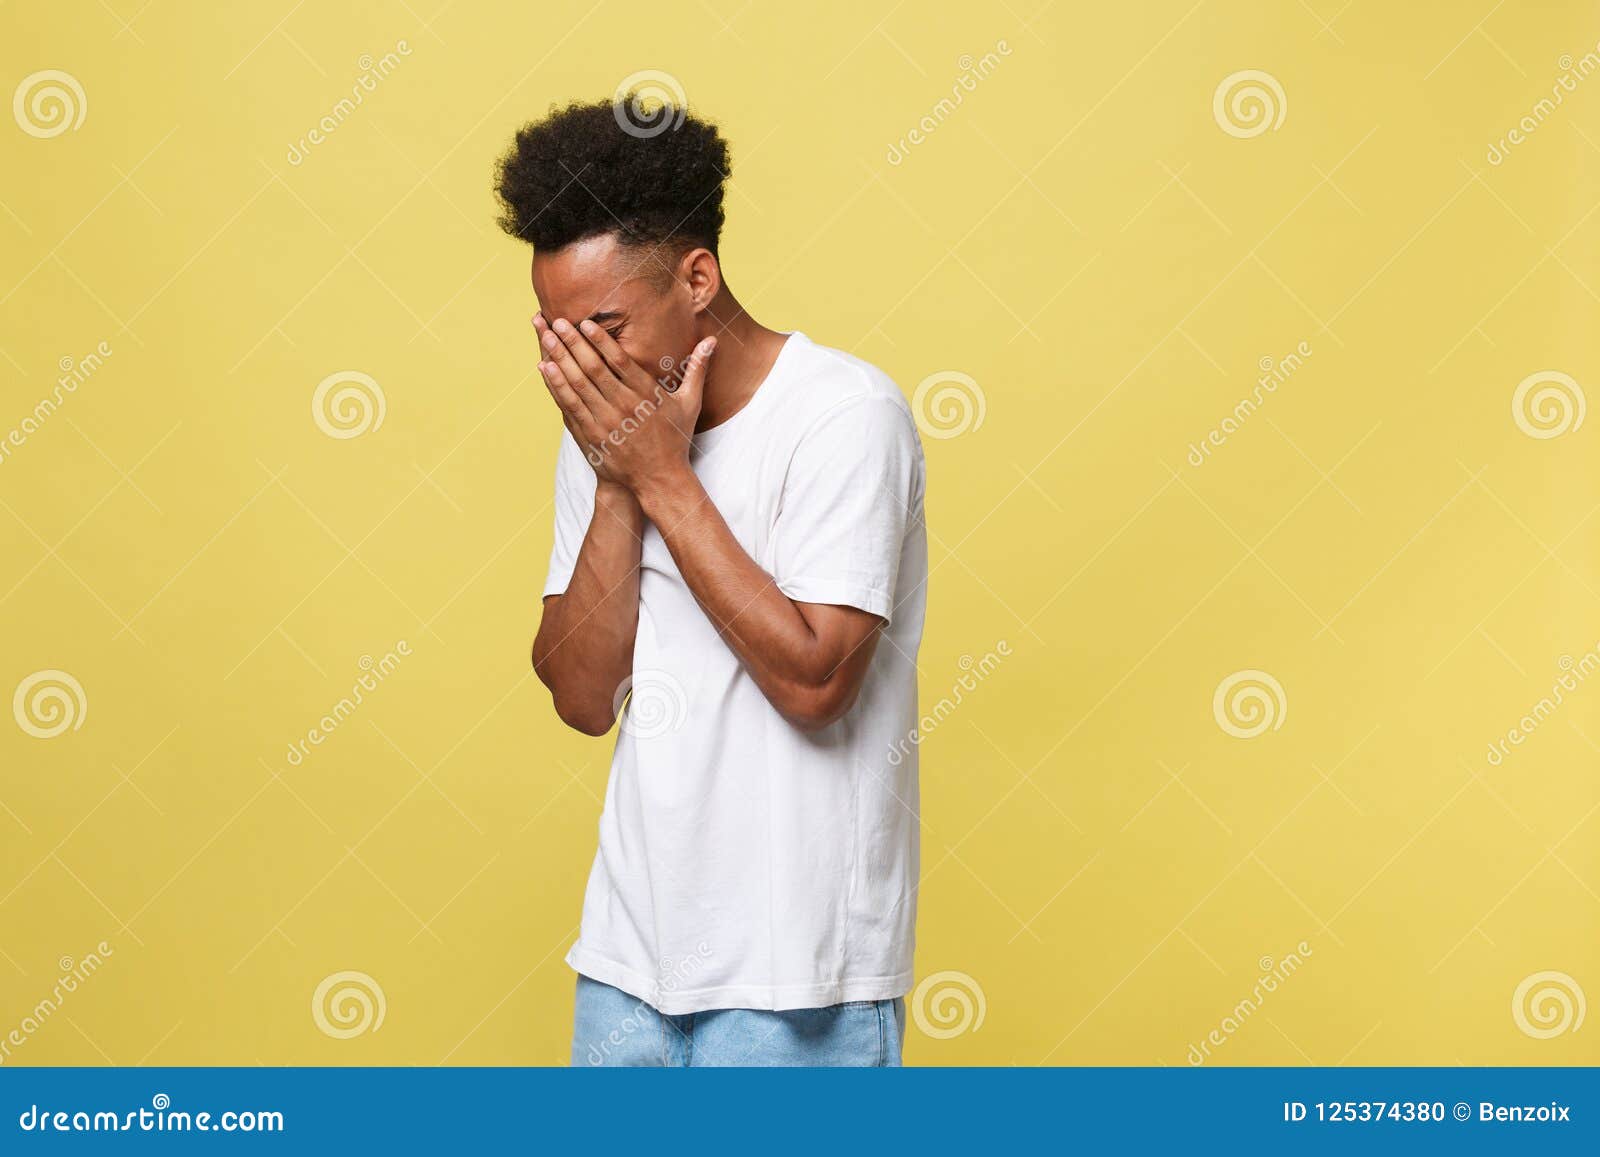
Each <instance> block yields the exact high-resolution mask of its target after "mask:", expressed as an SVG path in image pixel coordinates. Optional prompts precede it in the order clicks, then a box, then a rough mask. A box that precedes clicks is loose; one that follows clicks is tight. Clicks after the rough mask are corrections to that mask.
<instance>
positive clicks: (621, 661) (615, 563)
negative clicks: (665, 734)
mask: <svg viewBox="0 0 1600 1157" xmlns="http://www.w3.org/2000/svg"><path fill="white" fill-rule="evenodd" d="M643 532H644V515H643V513H642V512H641V511H640V508H639V503H638V501H637V500H636V499H635V498H634V497H633V495H632V494H631V493H629V491H628V489H627V488H626V487H624V486H620V485H618V484H616V483H614V482H607V481H604V480H601V481H600V482H599V483H598V484H597V485H596V487H595V493H594V517H593V518H591V519H590V521H589V530H588V532H587V533H586V534H585V535H584V538H583V546H582V547H580V548H579V550H578V559H577V563H576V565H575V567H574V569H573V572H572V579H571V581H570V582H568V584H567V589H566V591H565V592H563V593H562V594H559V595H552V596H550V597H549V598H547V599H545V601H544V614H543V616H542V617H541V618H540V620H539V633H538V635H537V636H535V638H534V640H533V670H534V673H535V674H537V675H538V676H539V681H540V682H541V683H543V684H544V685H545V686H546V687H548V688H549V689H550V695H551V698H552V699H553V700H554V701H555V707H556V714H557V715H559V716H561V720H562V722H563V723H565V724H567V726H569V727H573V728H576V729H577V730H578V731H581V732H583V733H584V734H585V735H604V734H605V733H606V732H607V731H610V730H611V725H612V724H613V723H614V722H616V718H617V704H616V694H617V688H619V687H620V686H622V683H623V681H624V680H625V679H627V678H628V676H629V675H630V674H631V673H632V671H633V639H634V633H635V631H636V630H637V628H638V625H639V545H640V537H639V536H640V535H641V534H642V533H643Z"/></svg>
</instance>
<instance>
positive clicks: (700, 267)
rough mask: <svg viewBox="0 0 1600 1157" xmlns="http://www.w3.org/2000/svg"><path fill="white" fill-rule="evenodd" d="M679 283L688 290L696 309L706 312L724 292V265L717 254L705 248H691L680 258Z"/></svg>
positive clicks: (692, 304)
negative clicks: (719, 294) (718, 259)
mask: <svg viewBox="0 0 1600 1157" xmlns="http://www.w3.org/2000/svg"><path fill="white" fill-rule="evenodd" d="M678 284H679V285H682V286H683V287H684V289H686V290H687V291H688V294H689V304H690V305H691V306H692V307H693V309H694V311H695V312H696V313H703V312H705V311H706V310H707V309H709V308H710V307H711V303H712V302H713V301H715V300H716V297H717V294H718V293H720V292H722V266H721V265H720V264H719V263H718V261H717V255H716V254H715V253H713V252H711V250H709V249H705V248H699V249H691V250H689V251H688V252H687V253H685V254H684V255H683V256H682V257H680V258H679V259H678Z"/></svg>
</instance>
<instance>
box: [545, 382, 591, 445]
mask: <svg viewBox="0 0 1600 1157" xmlns="http://www.w3.org/2000/svg"><path fill="white" fill-rule="evenodd" d="M539 376H540V377H542V378H543V379H544V386H545V389H547V390H549V391H550V397H551V398H552V399H554V401H555V404H556V406H557V408H558V409H560V411H561V420H562V421H563V422H565V423H566V424H567V429H568V430H571V431H572V436H573V438H575V439H576V440H577V441H578V442H579V444H587V443H588V442H591V441H594V440H595V439H594V427H595V426H596V423H595V421H594V417H593V415H591V414H590V413H589V408H588V407H587V406H585V405H584V404H583V399H582V398H580V397H578V395H577V392H576V391H575V390H573V388H572V387H571V386H570V385H569V384H568V383H567V379H566V377H565V376H564V375H563V374H562V373H561V369H560V367H558V366H557V365H555V363H553V362H549V361H543V362H540V363H539Z"/></svg>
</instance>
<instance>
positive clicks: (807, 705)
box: [640, 464, 871, 725]
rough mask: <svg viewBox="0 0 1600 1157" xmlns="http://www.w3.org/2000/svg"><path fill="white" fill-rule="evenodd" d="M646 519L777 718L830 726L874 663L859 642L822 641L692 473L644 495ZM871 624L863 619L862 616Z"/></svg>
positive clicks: (826, 637)
mask: <svg viewBox="0 0 1600 1157" xmlns="http://www.w3.org/2000/svg"><path fill="white" fill-rule="evenodd" d="M640 504H641V506H642V507H643V509H644V514H645V517H646V518H648V519H649V520H650V522H651V523H652V524H654V526H655V527H656V529H657V530H658V531H660V533H661V537H662V539H663V540H664V541H665V542H666V544H667V549H668V550H670V551H671V552H672V557H673V560H674V561H675V562H676V563H677V564H678V570H679V572H680V573H681V574H682V575H683V578H684V582H685V583H686V584H687V585H688V587H689V589H690V591H692V592H693V593H694V596H695V599H696V600H697V601H698V602H699V604H700V606H701V609H702V610H704V611H705V613H706V616H707V617H708V618H709V619H710V620H711V622H712V624H713V625H714V626H715V627H716V628H717V630H718V632H719V633H720V634H721V635H722V637H723V639H724V640H725V641H726V642H727V644H728V646H729V647H731V648H732V649H733V651H734V653H735V654H737V655H738V656H739V658H740V660H741V661H742V662H743V663H744V666H745V668H746V669H747V670H748V671H749V672H750V673H751V675H752V677H753V678H754V679H755V681H756V684H757V685H758V686H759V687H760V688H761V690H762V693H763V694H764V695H766V697H767V699H768V701H770V702H771V703H772V704H773V705H774V706H775V707H777V708H778V710H779V711H781V712H783V713H784V714H785V715H787V716H789V717H790V718H791V719H792V720H793V721H795V722H797V723H801V724H803V725H821V724H825V723H828V722H831V721H832V719H833V718H836V717H837V715H838V714H840V713H842V711H843V710H844V709H846V708H848V706H849V704H850V702H852V701H853V699H854V695H855V691H856V689H857V688H859V685H860V679H859V678H858V677H857V676H858V674H859V672H858V671H856V670H854V668H856V667H857V666H858V662H859V664H860V665H864V663H865V661H867V660H870V657H871V647H870V639H869V640H868V641H867V645H865V647H864V649H865V654H864V655H860V654H854V653H853V652H858V651H860V650H862V649H863V643H862V641H861V639H860V635H859V634H858V635H854V636H846V635H844V634H842V633H839V632H835V631H829V632H828V633H827V634H822V635H819V634H818V632H817V631H816V630H815V629H814V628H813V625H812V623H811V622H810V621H809V620H808V619H807V617H806V614H805V613H804V611H803V610H802V607H801V605H800V604H797V603H795V602H794V601H793V600H791V599H790V598H789V597H788V596H787V595H785V594H784V593H783V592H782V591H781V590H779V589H778V585H777V583H776V582H775V581H774V580H773V578H772V576H771V575H769V574H768V573H767V572H766V571H764V570H762V569H761V567H760V566H759V565H758V564H757V563H756V562H755V560H754V559H752V558H751V557H750V556H749V555H748V554H747V553H745V550H744V548H743V547H742V546H740V545H739V541H738V539H736V538H735V537H734V535H733V532H732V531H731V530H730V529H729V528H728V524H727V522H726V521H725V520H724V519H723V517H722V515H721V513H720V512H719V511H718V510H717V508H716V506H715V505H714V504H713V503H712V501H711V498H710V496H709V495H707V494H706V491H705V488H704V487H703V486H702V485H701V483H700V480H699V479H698V478H696V477H695V475H694V473H693V472H692V471H691V470H690V469H689V468H688V466H687V464H686V465H685V466H684V468H683V470H681V471H679V472H675V473H674V474H673V475H672V476H670V478H668V479H664V480H662V482H661V483H660V484H659V485H652V486H650V487H648V488H642V489H641V492H640ZM857 613H858V614H860V615H861V616H862V617H863V618H867V619H870V618H871V617H870V616H866V615H865V612H857Z"/></svg>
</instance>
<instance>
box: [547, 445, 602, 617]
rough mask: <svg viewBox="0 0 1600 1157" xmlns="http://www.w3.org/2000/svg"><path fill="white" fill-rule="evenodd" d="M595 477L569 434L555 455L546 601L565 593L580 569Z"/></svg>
mask: <svg viewBox="0 0 1600 1157" xmlns="http://www.w3.org/2000/svg"><path fill="white" fill-rule="evenodd" d="M594 491H595V476H594V471H593V470H592V469H591V468H590V466H589V463H588V462H586V461H584V457H583V451H582V450H580V449H578V444H577V443H576V442H575V441H573V440H572V435H571V434H569V433H567V432H566V431H564V430H563V431H562V434H561V448H560V450H558V451H557V452H556V493H555V499H554V503H553V505H554V506H555V512H556V525H555V536H554V541H553V543H552V544H551V547H550V570H549V573H548V574H547V575H546V576H545V580H544V597H545V598H549V597H550V596H551V595H559V594H563V593H565V591H566V589H567V584H568V583H569V582H571V581H572V571H573V568H574V567H576V566H577V565H578V548H579V547H581V546H582V545H583V537H584V535H586V534H588V533H589V520H590V519H592V518H593V517H594Z"/></svg>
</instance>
